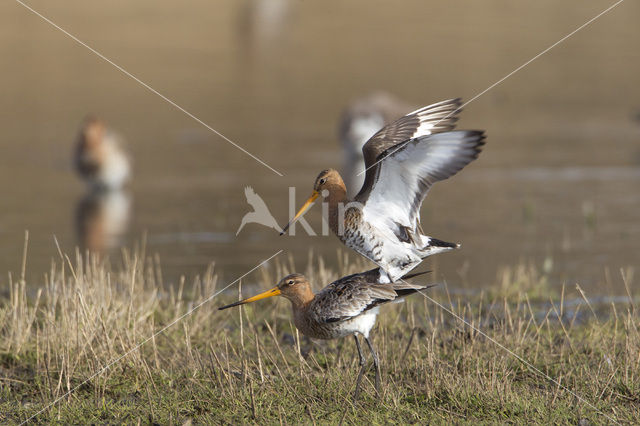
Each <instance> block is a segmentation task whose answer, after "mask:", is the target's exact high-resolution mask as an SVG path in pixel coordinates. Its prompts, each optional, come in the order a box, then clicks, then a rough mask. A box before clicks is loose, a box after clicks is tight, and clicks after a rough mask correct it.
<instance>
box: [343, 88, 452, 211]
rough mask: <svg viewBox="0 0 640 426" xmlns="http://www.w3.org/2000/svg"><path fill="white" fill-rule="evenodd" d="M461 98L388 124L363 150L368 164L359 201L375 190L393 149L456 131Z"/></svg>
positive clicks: (443, 102) (441, 103)
mask: <svg viewBox="0 0 640 426" xmlns="http://www.w3.org/2000/svg"><path fill="white" fill-rule="evenodd" d="M461 105H462V101H461V99H460V98H456V99H448V100H446V101H442V102H438V103H435V104H432V105H428V106H425V107H422V108H420V109H417V110H416V111H413V112H410V113H409V114H407V115H405V116H404V117H401V118H399V119H397V120H396V121H394V122H393V123H390V124H388V125H386V126H385V127H384V128H382V129H381V130H380V131H378V133H376V134H375V135H373V136H372V137H371V139H369V140H368V141H367V143H366V144H365V145H364V146H363V147H362V153H363V155H364V161H365V170H366V173H365V180H364V184H363V185H362V188H361V189H360V192H359V193H358V195H357V196H356V199H358V200H359V201H360V199H366V197H367V195H368V192H369V190H370V189H371V188H372V186H373V184H374V181H375V177H376V175H377V173H378V167H379V165H380V162H381V160H383V159H384V157H385V155H389V153H390V152H393V151H392V150H391V148H393V147H395V146H397V145H399V144H401V143H403V142H406V141H408V140H410V139H415V138H419V137H421V136H427V135H432V134H434V133H440V132H447V131H449V130H453V129H454V128H455V125H456V122H457V121H458V114H459V113H460V111H461V110H460V106H461Z"/></svg>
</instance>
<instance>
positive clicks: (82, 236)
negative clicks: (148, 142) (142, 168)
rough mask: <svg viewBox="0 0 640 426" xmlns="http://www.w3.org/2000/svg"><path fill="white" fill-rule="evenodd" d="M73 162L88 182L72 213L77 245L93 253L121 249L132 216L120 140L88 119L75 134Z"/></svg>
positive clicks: (125, 158) (127, 167) (126, 159)
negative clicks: (85, 190)
mask: <svg viewBox="0 0 640 426" xmlns="http://www.w3.org/2000/svg"><path fill="white" fill-rule="evenodd" d="M74 162H75V166H76V170H77V171H78V174H79V175H80V176H81V177H82V178H83V180H84V181H85V182H86V183H87V193H86V194H85V195H84V196H83V197H82V198H81V199H80V201H79V202H78V204H77V207H76V214H75V223H76V231H77V235H78V240H79V244H80V246H81V247H82V248H83V249H84V250H89V251H91V252H95V253H104V252H106V251H109V250H112V249H115V248H118V247H120V246H121V245H122V242H123V238H124V236H125V235H126V233H127V230H128V228H129V219H130V215H131V195H130V193H129V191H127V190H126V185H127V183H128V182H129V179H130V174H131V160H130V158H129V155H128V153H127V152H126V151H125V150H124V148H123V146H122V139H121V138H120V137H119V136H118V135H117V134H116V133H114V132H113V131H112V130H111V129H109V128H107V126H106V125H105V123H104V122H103V121H102V120H100V119H99V118H96V117H93V116H90V117H87V118H86V119H85V120H84V121H83V123H82V126H81V128H80V132H79V134H78V139H77V142H76V148H75V153H74Z"/></svg>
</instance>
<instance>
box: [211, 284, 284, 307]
mask: <svg viewBox="0 0 640 426" xmlns="http://www.w3.org/2000/svg"><path fill="white" fill-rule="evenodd" d="M279 294H280V289H279V288H278V287H274V288H272V289H271V290H267V291H265V292H264V293H260V294H258V295H257V296H253V297H250V298H248V299H244V300H241V301H239V302H236V303H232V304H230V305H227V306H222V307H221V308H218V310H219V311H221V310H223V309H227V308H233V307H234V306H238V305H244V304H245V303H251V302H255V301H256V300H260V299H266V298H267V297H273V296H277V295H279Z"/></svg>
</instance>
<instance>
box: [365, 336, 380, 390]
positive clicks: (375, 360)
mask: <svg viewBox="0 0 640 426" xmlns="http://www.w3.org/2000/svg"><path fill="white" fill-rule="evenodd" d="M364 340H365V341H366V342H367V346H369V350H370V351H371V356H372V357H373V366H374V367H375V369H376V393H377V394H378V397H380V362H379V360H378V354H377V353H376V350H375V349H373V345H372V344H371V340H369V338H368V337H365V338H364Z"/></svg>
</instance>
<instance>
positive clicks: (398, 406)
mask: <svg viewBox="0 0 640 426" xmlns="http://www.w3.org/2000/svg"><path fill="white" fill-rule="evenodd" d="M123 258H124V267H123V268H122V269H121V270H116V271H112V270H111V268H110V267H109V265H108V263H107V262H106V261H104V260H103V261H100V260H99V259H97V258H88V259H86V258H83V257H81V256H80V255H79V254H77V255H76V258H75V261H74V262H72V261H70V260H69V259H67V258H66V257H64V256H62V255H61V256H60V259H59V261H58V262H54V263H53V264H52V266H51V270H50V272H49V273H48V274H47V276H46V279H45V283H44V284H43V285H42V286H41V287H40V288H41V289H40V290H39V291H37V292H35V293H33V294H31V293H30V292H29V289H33V288H37V287H38V286H37V285H35V284H34V283H31V284H27V283H25V281H24V279H19V280H11V281H10V282H9V287H10V292H9V294H8V296H7V297H5V298H3V299H0V422H2V423H20V422H23V421H25V420H27V419H30V418H31V416H33V415H35V414H37V413H39V414H38V415H37V417H35V418H34V419H33V421H35V422H40V423H52V422H53V423H65V424H67V423H85V422H92V423H115V422H118V423H119V422H127V423H134V422H135V423H138V422H144V423H147V422H156V423H161V424H167V423H184V422H185V421H194V422H213V423H240V422H242V423H268V424H273V423H312V424H319V423H364V422H370V423H375V424H378V423H387V422H401V423H425V422H436V423H450V422H456V423H465V422H468V423H476V422H478V421H482V422H491V423H504V422H518V423H523V422H527V423H551V422H553V423H573V424H576V423H577V422H578V421H580V420H581V419H587V420H589V421H591V422H593V423H597V424H599V423H612V422H613V421H615V422H619V423H637V422H638V421H639V419H640V415H639V410H640V376H639V371H640V370H639V367H640V365H639V364H640V333H639V331H638V324H639V322H638V313H637V310H636V307H635V306H634V299H633V297H632V296H633V295H631V294H630V295H629V300H628V301H626V302H624V303H610V304H607V305H594V304H590V303H589V302H588V299H585V298H583V295H582V294H581V293H580V291H579V290H572V291H568V290H567V291H564V290H561V291H560V292H559V294H557V295H553V293H551V292H550V291H549V286H548V284H546V278H545V276H544V274H542V273H540V272H538V271H537V270H536V268H533V267H530V266H529V267H525V266H520V267H516V268H512V269H509V270H505V271H503V272H502V273H501V274H500V279H499V280H498V283H497V284H496V285H494V286H493V287H491V288H490V290H489V291H487V292H486V293H481V294H479V295H473V296H464V297H463V296H459V297H455V298H453V297H452V296H450V295H449V294H448V293H447V292H446V288H444V287H440V288H436V289H432V290H429V295H430V296H431V297H433V298H434V299H435V300H437V301H438V303H442V304H443V305H444V306H445V307H446V308H447V309H449V310H451V311H453V312H455V313H456V315H458V316H460V317H463V318H465V319H466V320H467V321H468V322H469V323H471V324H472V325H473V326H474V327H477V328H480V329H481V330H483V331H484V332H485V333H486V335H487V336H488V337H489V338H490V339H493V340H495V341H496V342H498V343H500V344H501V345H504V346H505V347H507V348H509V349H510V350H511V351H513V352H514V353H516V354H518V355H519V356H521V357H522V358H524V359H526V360H528V361H529V362H531V364H532V365H533V366H535V367H536V368H537V369H539V370H541V371H543V372H544V373H545V374H548V375H550V376H551V377H554V378H556V379H557V380H558V382H560V383H561V385H562V386H558V385H557V384H554V383H552V382H550V381H549V380H547V379H546V378H544V377H542V376H541V375H539V374H537V373H535V372H534V371H532V370H531V369H530V368H528V367H527V366H526V365H524V364H522V363H521V362H519V361H518V360H517V359H516V358H515V357H513V356H512V355H509V354H508V353H507V352H506V351H504V350H502V349H500V348H499V347H498V346H497V345H496V343H494V342H492V341H491V340H490V339H489V338H487V337H486V336H484V335H482V334H478V333H477V332H476V331H475V330H474V329H473V328H471V327H469V326H467V325H464V324H463V323H462V322H460V321H458V320H456V319H455V318H454V317H453V316H452V315H450V314H449V313H447V312H446V311H445V310H443V309H442V308H441V307H438V306H437V305H436V304H434V303H432V302H429V301H427V300H426V299H425V298H423V297H421V296H420V295H415V296H412V297H411V298H410V299H409V300H408V301H407V302H406V303H404V304H399V305H398V304H396V305H390V306H385V307H384V309H383V311H382V315H381V316H380V319H379V323H378V326H377V327H376V328H375V329H374V334H373V336H374V343H375V345H376V347H377V349H378V350H379V353H380V358H381V362H382V369H383V395H382V397H381V398H380V400H377V399H376V398H375V393H374V391H373V385H372V383H371V380H372V374H369V375H368V379H367V381H365V382H364V383H363V394H362V396H361V400H360V401H358V402H357V403H354V402H353V401H352V400H351V394H352V392H353V390H354V389H353V388H354V383H355V376H356V373H357V356H356V353H355V348H354V345H353V343H352V342H351V340H350V339H349V340H346V339H345V340H343V341H330V342H320V343H313V342H311V341H308V340H307V339H306V338H304V337H303V336H302V335H299V334H298V333H297V332H296V331H295V328H294V327H293V325H292V323H291V317H290V307H289V306H288V302H286V301H285V300H273V301H271V300H270V301H265V302H264V303H256V304H253V305H248V306H246V307H243V308H241V309H237V310H235V311H221V312H219V311H217V307H218V306H220V305H222V304H223V303H225V302H229V301H231V299H235V298H236V297H237V296H233V295H232V293H223V294H221V295H220V296H218V297H217V298H215V299H214V300H213V301H211V302H209V303H205V304H204V305H203V306H202V307H200V308H199V309H197V310H195V311H194V312H193V313H192V314H191V315H189V316H187V317H186V318H184V319H183V320H181V321H179V322H177V323H176V325H174V326H172V327H170V328H168V329H167V330H166V331H164V332H163V333H161V334H159V335H157V336H156V337H155V338H152V339H150V340H148V341H147V342H146V343H145V344H144V345H143V346H141V347H140V348H139V349H135V348H136V346H137V345H138V344H139V343H140V342H143V341H146V340H147V339H148V338H149V337H150V336H152V335H153V334H154V333H155V332H157V331H158V330H160V329H162V328H163V327H164V326H166V325H168V324H171V323H172V321H174V320H175V319H177V318H179V317H180V316H181V315H183V314H184V313H185V312H187V311H189V310H190V309H191V308H192V307H194V306H196V305H197V304H199V303H200V302H202V301H204V300H205V299H207V298H208V297H210V296H211V295H212V294H214V293H215V292H216V288H217V286H218V283H217V280H216V276H215V275H214V274H213V268H210V269H209V270H208V271H206V273H205V274H204V275H203V276H202V277H201V278H198V279H196V280H195V282H194V283H190V284H189V285H185V283H184V282H181V283H180V284H179V285H178V286H177V287H176V288H170V287H169V288H168V289H167V287H165V286H164V285H163V283H162V279H161V276H162V274H161V271H160V268H159V265H158V262H156V261H155V260H154V259H153V258H146V256H145V254H144V253H136V254H129V253H127V252H125V253H124V257H123ZM143 259H144V261H143ZM288 263H290V262H284V264H283V263H277V264H276V267H275V268H271V269H264V270H262V272H261V273H258V272H256V273H255V274H254V275H253V277H254V278H253V279H254V280H256V279H257V280H258V281H259V282H260V284H259V285H260V286H261V288H267V287H268V286H271V285H273V283H274V282H276V280H277V278H278V277H279V276H282V275H283V274H284V273H286V272H289V271H291V267H290V265H289V266H287V264H288ZM341 265H342V266H341V267H340V268H339V269H340V271H330V270H328V269H327V268H326V267H324V265H323V264H322V261H319V262H318V261H315V262H309V267H308V270H307V271H303V272H306V273H307V274H308V275H309V276H310V278H311V280H312V282H314V283H316V284H317V285H320V283H328V282H330V281H331V280H332V279H334V278H336V277H338V276H339V275H342V274H346V273H348V272H353V271H355V270H358V269H362V265H361V264H355V265H354V264H353V263H350V262H349V261H347V259H343V261H342V263H341ZM260 274H262V276H261V277H260ZM22 276H23V277H24V274H22ZM256 277H259V278H256ZM628 278H629V279H631V274H628ZM629 287H630V283H629ZM232 288H236V287H232ZM243 291H244V292H245V295H246V294H247V293H249V292H251V293H252V292H253V291H257V289H255V288H252V289H251V291H247V290H246V289H244V290H243ZM630 292H631V291H630ZM549 294H552V296H551V297H549ZM569 300H571V301H572V302H571V303H568V302H567V301H569ZM579 301H582V303H578V302H579ZM123 354H128V355H127V356H125V357H123V358H122V359H120V360H119V361H118V362H115V363H113V365H111V367H110V368H108V369H106V370H104V371H103V373H102V374H99V375H96V376H95V377H93V374H94V373H95V372H97V371H101V369H103V368H104V367H105V366H107V365H110V364H111V363H112V362H113V361H114V360H117V359H119V358H120V357H121V356H122V355H123ZM369 373H372V371H370V372H369ZM563 387H566V388H567V389H570V390H571V392H569V391H567V390H566V389H564V388H563ZM70 391H73V392H72V393H70V394H68V392H70ZM572 392H573V393H575V395H579V396H580V397H582V398H584V400H586V401H589V402H588V403H586V402H584V401H581V400H579V399H577V398H576V396H575V395H574V394H573V393H572ZM60 398H61V400H60V401H59V403H57V404H54V405H50V403H51V402H53V401H56V400H58V399H60ZM591 404H593V406H592V405H591ZM42 410H43V411H42ZM40 411H42V412H41V413H40Z"/></svg>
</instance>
